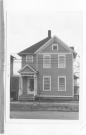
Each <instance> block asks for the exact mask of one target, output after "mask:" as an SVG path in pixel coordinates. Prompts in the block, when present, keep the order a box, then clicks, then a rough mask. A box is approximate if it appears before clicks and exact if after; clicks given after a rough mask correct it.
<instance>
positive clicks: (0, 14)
mask: <svg viewBox="0 0 86 135" xmlns="http://www.w3.org/2000/svg"><path fill="white" fill-rule="evenodd" d="M4 39H5V38H4V11H3V0H0V133H3V132H4Z"/></svg>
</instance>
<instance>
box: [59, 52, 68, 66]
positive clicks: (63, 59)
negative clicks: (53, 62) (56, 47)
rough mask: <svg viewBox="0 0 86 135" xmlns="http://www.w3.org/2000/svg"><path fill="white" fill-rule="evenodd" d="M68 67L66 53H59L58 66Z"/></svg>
mask: <svg viewBox="0 0 86 135" xmlns="http://www.w3.org/2000/svg"><path fill="white" fill-rule="evenodd" d="M65 67H66V56H65V55H64V54H59V55H58V68H65Z"/></svg>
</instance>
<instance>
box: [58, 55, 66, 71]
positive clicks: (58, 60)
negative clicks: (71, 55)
mask: <svg viewBox="0 0 86 135" xmlns="http://www.w3.org/2000/svg"><path fill="white" fill-rule="evenodd" d="M60 56H64V61H65V65H64V67H61V66H60V63H59V57H60ZM58 68H66V55H65V54H58Z"/></svg>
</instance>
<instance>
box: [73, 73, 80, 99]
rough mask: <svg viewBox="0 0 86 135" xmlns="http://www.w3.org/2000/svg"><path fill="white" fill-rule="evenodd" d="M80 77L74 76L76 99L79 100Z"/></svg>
mask: <svg viewBox="0 0 86 135" xmlns="http://www.w3.org/2000/svg"><path fill="white" fill-rule="evenodd" d="M78 81H79V77H78V76H77V75H74V96H75V99H78V100H79V83H78Z"/></svg>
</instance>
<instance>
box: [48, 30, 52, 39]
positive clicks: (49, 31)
mask: <svg viewBox="0 0 86 135" xmlns="http://www.w3.org/2000/svg"><path fill="white" fill-rule="evenodd" d="M48 37H49V38H51V30H48Z"/></svg>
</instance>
